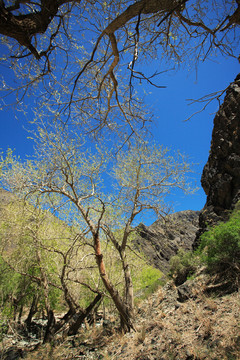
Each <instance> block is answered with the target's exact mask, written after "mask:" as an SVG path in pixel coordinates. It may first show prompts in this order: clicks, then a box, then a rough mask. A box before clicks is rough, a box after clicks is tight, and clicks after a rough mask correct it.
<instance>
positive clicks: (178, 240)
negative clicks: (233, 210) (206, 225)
mask: <svg viewBox="0 0 240 360" xmlns="http://www.w3.org/2000/svg"><path fill="white" fill-rule="evenodd" d="M198 219H199V212H198V211H192V210H186V211H180V212H177V213H175V214H171V215H168V216H167V217H166V218H165V219H160V220H157V221H156V222H154V223H153V224H152V225H150V226H145V225H143V224H140V225H139V226H138V233H139V237H138V238H137V240H136V242H135V244H136V246H137V248H138V249H139V250H141V251H143V253H144V254H145V255H146V257H147V259H148V260H149V263H150V264H152V265H154V266H155V267H156V268H158V269H160V270H161V271H163V272H165V273H166V272H168V270H169V260H170V258H171V257H172V256H174V255H176V253H177V252H178V249H180V248H182V249H184V250H191V249H192V245H193V242H194V240H195V237H196V233H197V231H198Z"/></svg>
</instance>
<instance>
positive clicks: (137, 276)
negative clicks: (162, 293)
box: [133, 264, 163, 299]
mask: <svg viewBox="0 0 240 360" xmlns="http://www.w3.org/2000/svg"><path fill="white" fill-rule="evenodd" d="M162 276H163V273H162V272H161V271H160V270H158V269H156V268H154V267H152V266H150V265H147V264H145V265H142V269H141V271H137V272H136V273H135V272H134V271H133V284H134V290H135V292H136V294H138V299H145V298H147V297H148V296H149V295H151V294H152V293H153V292H154V291H156V290H157V288H158V287H159V286H160V285H162V284H163V280H162Z"/></svg>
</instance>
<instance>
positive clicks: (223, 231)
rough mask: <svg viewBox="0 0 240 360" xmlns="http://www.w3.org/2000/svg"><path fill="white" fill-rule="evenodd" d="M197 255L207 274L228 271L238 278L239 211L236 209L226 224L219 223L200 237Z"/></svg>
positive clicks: (239, 257) (239, 261) (239, 252)
mask: <svg viewBox="0 0 240 360" xmlns="http://www.w3.org/2000/svg"><path fill="white" fill-rule="evenodd" d="M199 253H200V254H201V257H202V260H203V261H204V263H205V264H206V265H207V269H208V271H209V272H211V273H217V272H224V271H230V272H231V273H232V275H234V274H235V277H236V278H239V271H240V210H239V209H238V208H237V209H236V210H235V211H234V212H233V213H232V215H231V217H230V219H229V220H228V221H227V222H226V223H220V224H219V225H217V226H215V227H214V228H212V229H211V230H209V231H207V232H206V233H204V234H203V235H202V236H201V244H200V247H199Z"/></svg>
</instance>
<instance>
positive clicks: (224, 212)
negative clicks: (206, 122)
mask: <svg viewBox="0 0 240 360" xmlns="http://www.w3.org/2000/svg"><path fill="white" fill-rule="evenodd" d="M201 183H202V187H203V189H204V191H205V193H206V195H207V202H206V205H205V206H204V208H203V210H202V211H201V213H200V220H199V224H200V233H202V232H203V231H204V230H205V229H206V226H207V225H206V224H208V225H210V226H211V225H214V224H216V223H217V222H218V221H220V220H221V221H225V220H226V219H227V217H228V213H229V210H233V208H234V206H235V204H236V203H237V202H238V200H240V74H238V76H237V77H236V79H235V81H234V82H233V83H231V84H230V85H229V87H228V89H227V91H226V96H225V99H224V102H223V104H222V105H221V106H220V109H219V111H218V112H217V114H216V116H215V118H214V128H213V132H212V142H211V149H210V154H209V158H208V161H207V163H206V165H205V167H204V170H203V174H202V178H201Z"/></svg>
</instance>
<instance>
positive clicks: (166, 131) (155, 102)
mask: <svg viewBox="0 0 240 360" xmlns="http://www.w3.org/2000/svg"><path fill="white" fill-rule="evenodd" d="M0 50H1V48H0ZM239 71H240V66H239V63H238V62H237V60H236V59H233V58H232V59H231V58H223V57H219V58H217V59H213V60H212V61H206V62H205V63H203V64H200V66H199V68H198V72H197V73H196V72H195V71H194V70H191V71H187V70H186V69H180V70H178V71H174V72H168V73H166V74H163V75H161V76H160V77H159V80H158V81H159V82H160V84H161V85H166V86H167V88H166V89H156V88H154V87H147V91H148V92H151V93H149V94H148V95H147V96H146V102H147V106H150V107H151V108H152V111H153V113H154V118H155V124H153V127H152V134H153V137H154V139H155V140H156V141H157V142H159V143H160V144H163V145H164V146H167V147H170V148H172V149H173V150H180V151H181V152H183V153H185V154H186V155H188V156H189V158H190V160H191V161H192V162H194V163H197V164H198V165H196V166H195V171H196V173H195V174H193V178H194V179H195V180H196V185H197V186H199V187H200V178H201V173H202V169H203V166H204V165H205V163H206V161H207V158H208V154H209V150H210V142H211V133H212V127H213V118H214V113H215V112H216V111H217V110H218V103H217V101H214V102H213V103H212V104H211V105H210V106H208V107H207V109H206V110H205V111H204V112H201V113H200V114H198V115H196V116H194V117H193V118H192V119H191V120H189V121H187V122H184V120H185V119H186V118H188V117H189V116H190V115H191V114H193V113H195V112H196V111H198V110H200V109H201V107H202V104H198V105H196V104H195V105H192V106H189V105H188V102H187V101H186V99H189V98H193V99H198V98H200V97H202V96H204V95H207V94H209V93H212V92H215V91H218V90H222V89H225V88H226V87H227V86H228V85H229V84H230V82H232V81H233V80H234V78H235V77H236V75H237V74H238V72H239ZM0 72H1V73H4V74H5V75H6V74H7V77H8V79H9V80H10V81H13V73H12V72H11V71H9V70H8V69H7V68H5V67H0ZM27 117H28V118H25V117H24V116H23V115H21V114H18V119H16V117H15V115H14V112H13V111H12V110H11V109H3V110H2V111H1V112H0V148H1V149H2V150H3V151H6V149H7V148H9V147H10V148H12V149H15V154H16V155H20V157H21V158H25V157H26V156H27V155H31V154H32V153H33V143H32V141H31V140H30V139H28V136H29V134H28V133H27V132H26V131H25V130H24V128H28V129H29V128H31V125H29V124H28V119H29V120H31V114H28V116H27ZM170 200H171V201H173V202H174V207H175V210H176V211H180V210H187V209H191V210H200V209H201V208H202V207H203V206H204V204H205V201H206V196H205V194H204V192H203V190H202V189H200V190H199V191H198V192H196V193H195V194H194V195H191V196H187V197H184V196H183V195H182V194H176V195H175V196H174V197H172V198H171V199H170Z"/></svg>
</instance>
